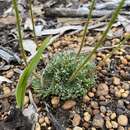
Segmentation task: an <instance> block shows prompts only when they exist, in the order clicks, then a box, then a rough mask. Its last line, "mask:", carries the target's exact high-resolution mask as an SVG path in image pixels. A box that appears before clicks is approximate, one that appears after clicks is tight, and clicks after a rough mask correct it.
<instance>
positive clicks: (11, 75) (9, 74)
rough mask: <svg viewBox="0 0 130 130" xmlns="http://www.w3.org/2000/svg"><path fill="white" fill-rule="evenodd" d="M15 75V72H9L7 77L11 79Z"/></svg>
mask: <svg viewBox="0 0 130 130" xmlns="http://www.w3.org/2000/svg"><path fill="white" fill-rule="evenodd" d="M13 75H14V71H13V70H11V71H9V72H8V73H7V75H6V77H7V78H9V79H10V78H12V77H13Z"/></svg>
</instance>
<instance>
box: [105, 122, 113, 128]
mask: <svg viewBox="0 0 130 130" xmlns="http://www.w3.org/2000/svg"><path fill="white" fill-rule="evenodd" d="M106 128H108V129H111V128H112V124H111V122H110V121H109V120H107V121H106Z"/></svg>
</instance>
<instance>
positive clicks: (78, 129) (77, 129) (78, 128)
mask: <svg viewBox="0 0 130 130" xmlns="http://www.w3.org/2000/svg"><path fill="white" fill-rule="evenodd" d="M73 130H83V129H82V128H81V127H78V126H76V127H74V128H73Z"/></svg>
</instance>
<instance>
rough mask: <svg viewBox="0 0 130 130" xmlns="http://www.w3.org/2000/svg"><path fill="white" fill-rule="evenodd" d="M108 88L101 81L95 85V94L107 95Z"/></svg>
mask: <svg viewBox="0 0 130 130" xmlns="http://www.w3.org/2000/svg"><path fill="white" fill-rule="evenodd" d="M108 93H109V88H108V86H107V85H106V84H105V83H101V84H99V85H98V87H97V96H105V95H108Z"/></svg>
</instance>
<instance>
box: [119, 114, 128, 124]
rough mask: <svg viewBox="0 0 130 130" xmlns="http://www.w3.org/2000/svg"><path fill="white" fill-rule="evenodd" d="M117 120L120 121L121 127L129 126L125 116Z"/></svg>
mask: <svg viewBox="0 0 130 130" xmlns="http://www.w3.org/2000/svg"><path fill="white" fill-rule="evenodd" d="M117 120H118V123H119V124H120V125H121V126H127V125H128V118H127V116H125V115H120V116H119V117H118V119H117Z"/></svg>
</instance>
